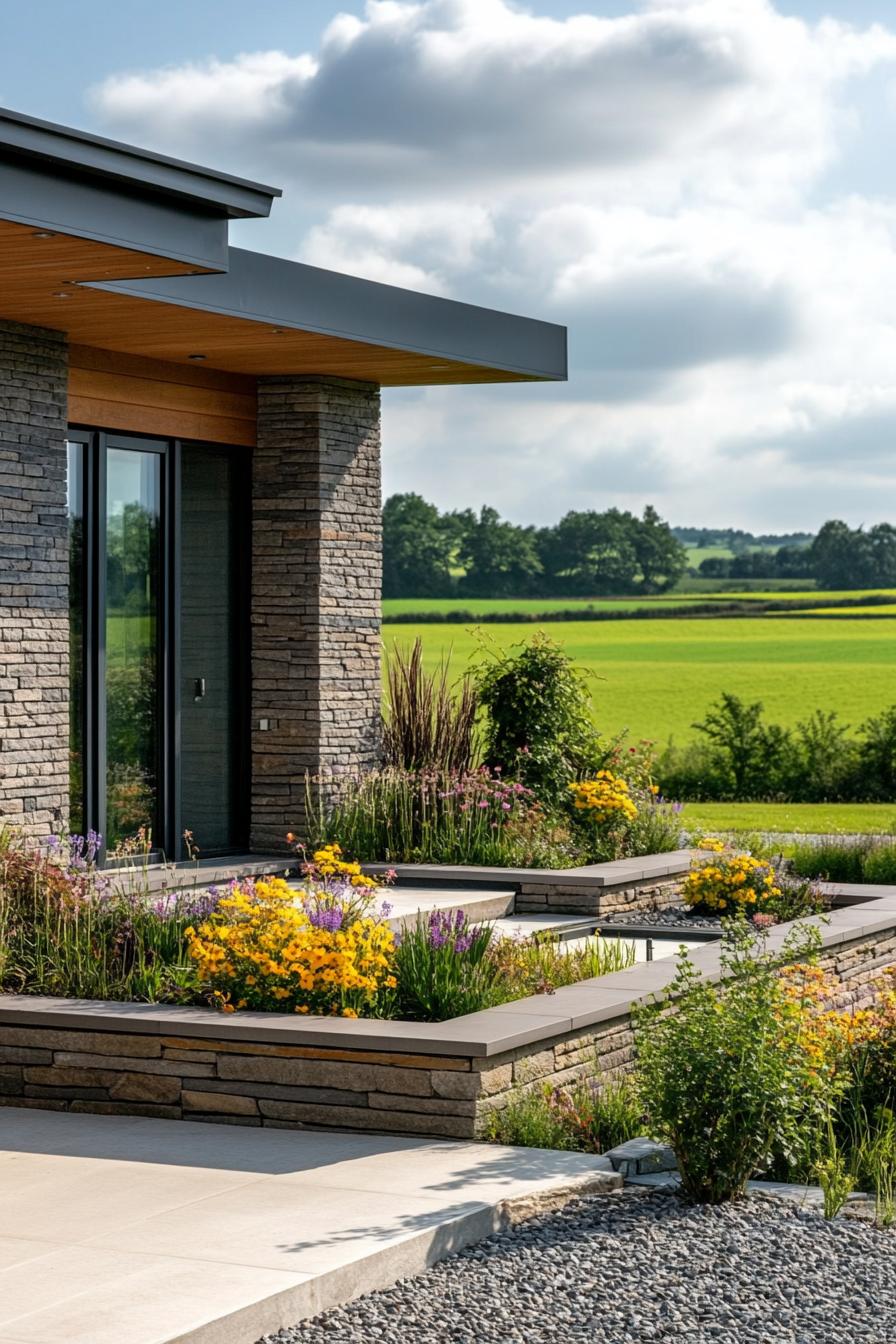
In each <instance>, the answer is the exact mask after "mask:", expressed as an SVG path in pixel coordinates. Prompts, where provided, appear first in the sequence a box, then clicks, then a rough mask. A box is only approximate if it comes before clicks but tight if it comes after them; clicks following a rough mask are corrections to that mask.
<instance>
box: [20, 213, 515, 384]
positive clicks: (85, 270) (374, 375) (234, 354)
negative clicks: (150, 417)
mask: <svg viewBox="0 0 896 1344" xmlns="http://www.w3.org/2000/svg"><path fill="white" fill-rule="evenodd" d="M199 273H201V272H199ZM180 274H197V271H196V268H195V267H189V266H187V265H185V264H181V263H177V262H172V261H168V260H165V259H164V258H160V257H153V256H149V255H148V254H145V253H139V252H132V251H128V250H126V249H124V248H116V247H112V246H110V245H107V244H103V243H97V242H92V241H90V240H87V239H82V238H73V237H69V236H67V235H64V234H59V233H57V234H53V235H52V236H50V237H38V236H36V231H35V230H34V229H32V228H30V227H28V226H25V225H21V224H15V223H10V222H9V221H6V220H0V318H4V319H7V320H9V321H14V322H23V323H27V324H31V325H34V326H46V327H52V328H54V329H56V330H59V331H65V332H67V334H68V336H69V338H70V340H72V341H74V342H77V343H78V344H80V345H84V346H92V347H100V348H102V349H105V350H110V351H118V352H122V353H127V354H131V355H137V356H142V357H144V358H148V359H153V360H165V361H168V362H172V361H173V362H175V363H180V364H183V365H186V366H188V367H189V366H193V367H196V366H199V365H201V367H203V368H204V369H208V370H212V369H219V370H224V371H227V372H229V373H236V374H244V375H249V376H253V377H257V376H261V375H265V374H268V375H276V374H299V375H307V376H314V375H317V376H323V377H333V378H354V379H360V380H363V381H368V382H375V383H382V384H384V385H386V386H403V385H437V384H441V383H445V384H450V383H490V382H526V381H531V379H530V377H529V376H528V375H525V374H515V373H509V372H507V371H505V370H496V369H490V368H485V367H481V366H479V365H475V364H464V363H461V362H459V361H457V360H451V359H450V358H447V357H446V358H445V359H439V358H438V357H435V356H433V355H424V354H417V353H414V352H410V351H404V350H394V349H391V348H388V347H385V346H378V345H370V344H366V343H364V342H361V341H352V340H348V339H345V338H342V337H336V336H326V335H320V334H318V333H316V332H308V331H298V330H295V329H293V328H277V327H273V326H271V325H270V323H266V322H259V321H251V320H248V319H245V318H240V317H234V316H230V315H227V314H222V313H218V312H208V311H204V310H202V309H199V308H185V307H179V306H177V305H175V304H172V303H163V302H160V301H158V300H155V299H147V298H142V297H141V298H137V297H135V296H133V295H130V294H123V293H122V294H116V293H110V292H107V291H104V290H96V289H89V288H82V287H81V286H82V285H83V284H86V283H89V282H90V281H106V280H124V279H134V278H138V277H150V276H163V275H180ZM197 355H198V356H203V358H202V359H201V360H199V359H196V360H193V359H191V358H190V357H191V356H197Z"/></svg>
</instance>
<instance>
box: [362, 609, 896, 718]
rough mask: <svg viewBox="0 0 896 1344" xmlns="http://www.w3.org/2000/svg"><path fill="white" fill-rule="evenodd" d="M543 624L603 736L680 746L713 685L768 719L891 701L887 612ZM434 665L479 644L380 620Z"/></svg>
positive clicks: (497, 634)
mask: <svg viewBox="0 0 896 1344" xmlns="http://www.w3.org/2000/svg"><path fill="white" fill-rule="evenodd" d="M544 628H545V630H546V632H547V633H548V634H549V635H550V636H551V637H552V638H553V639H555V640H557V641H558V643H560V644H562V646H563V647H564V648H565V649H566V650H567V651H568V652H569V653H570V654H571V655H572V657H573V658H574V659H575V661H576V662H577V663H578V664H579V665H580V666H581V667H583V668H584V669H586V670H587V671H589V672H591V673H592V674H593V675H594V681H593V683H592V687H593V689H592V694H593V697H594V704H595V720H596V722H597V725H598V727H599V728H600V729H601V731H603V732H607V733H615V732H618V731H620V730H622V729H626V728H627V729H629V730H630V731H631V732H632V734H634V735H636V736H637V737H649V738H651V739H653V740H654V741H656V742H658V743H660V744H664V743H665V742H666V741H667V740H668V738H669V737H670V736H674V737H675V738H676V740H677V741H679V742H684V741H687V740H689V739H691V738H693V737H694V736H695V733H694V731H693V728H692V725H693V723H694V722H695V721H696V720H698V719H700V718H702V717H703V716H704V714H705V712H706V710H707V708H708V707H709V705H710V703H711V702H712V701H713V700H715V699H717V698H718V696H719V695H720V693H721V692H722V691H732V692H734V694H736V695H740V696H743V697H744V698H745V699H747V700H761V701H762V702H763V703H764V705H765V709H766V713H767V715H768V717H769V718H770V719H772V720H776V721H778V722H780V723H784V724H794V723H796V722H797V720H799V719H801V718H804V717H805V716H806V715H807V714H808V713H810V712H811V711H812V710H813V709H815V708H816V707H818V708H824V709H834V710H837V711H838V712H839V713H840V714H841V716H842V718H843V720H844V721H845V722H846V723H847V724H851V725H852V726H853V727H856V726H858V724H860V723H861V722H862V721H863V720H864V719H866V718H868V717H869V716H870V715H872V714H876V713H879V712H880V711H881V710H882V709H884V708H885V707H886V706H887V705H890V704H892V703H893V702H894V700H896V627H894V625H893V623H892V622H891V621H888V620H878V621H869V620H862V619H850V618H848V617H843V618H842V619H838V620H828V621H825V620H809V619H807V620H793V621H787V620H785V621H781V620H770V619H769V618H767V617H758V618H755V619H753V618H750V617H744V618H740V619H737V620H731V619H723V618H720V619H713V618H712V617H709V618H705V619H702V620H693V621H681V620H677V621H676V620H668V621H666V620H662V619H660V620H653V621H610V622H602V623H599V624H594V625H591V624H589V623H588V622H572V621H570V622H565V621H558V622H556V623H551V624H547V625H545V627H544ZM537 629H538V626H537V624H535V625H489V626H483V627H482V632H481V633H482V636H483V637H484V638H485V639H486V640H488V641H493V642H494V644H497V645H499V646H500V647H503V648H506V647H508V646H509V645H512V644H518V643H520V642H521V641H522V640H527V639H530V638H531V637H532V634H533V633H534V631H535V630H537ZM418 635H419V636H420V639H421V640H422V642H423V648H424V654H425V659H426V662H427V664H428V666H430V667H434V666H435V665H436V664H437V663H438V662H439V659H440V658H441V656H442V655H443V654H446V653H448V652H451V654H452V664H451V665H452V669H453V672H454V673H455V675H460V673H461V672H462V671H463V670H464V668H465V667H466V666H467V665H468V664H469V662H470V659H471V658H473V657H474V656H475V654H476V652H477V648H478V643H477V634H476V631H475V630H474V629H473V628H471V627H470V626H468V625H400V626H389V625H386V626H384V628H383V637H384V640H385V643H386V646H387V648H388V647H389V646H390V645H391V644H393V643H394V642H398V643H399V644H401V645H403V646H405V647H407V646H408V645H410V644H411V643H412V642H413V640H414V638H415V637H416V636H418Z"/></svg>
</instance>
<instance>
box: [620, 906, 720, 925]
mask: <svg viewBox="0 0 896 1344" xmlns="http://www.w3.org/2000/svg"><path fill="white" fill-rule="evenodd" d="M601 923H602V924H626V925H628V924H649V925H650V926H651V927H653V928H659V927H660V926H663V927H666V926H668V927H669V928H672V929H721V927H722V921H721V919H720V917H719V916H718V915H693V914H691V911H690V910H689V909H688V908H687V906H680V907H677V908H676V909H674V910H648V911H646V912H645V911H643V910H641V911H631V912H629V911H622V912H620V913H619V914H618V915H602V916H601Z"/></svg>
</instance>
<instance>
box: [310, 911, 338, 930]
mask: <svg viewBox="0 0 896 1344" xmlns="http://www.w3.org/2000/svg"><path fill="white" fill-rule="evenodd" d="M307 914H308V919H309V920H310V921H311V923H312V924H313V925H314V927H315V928H316V929H326V931H327V932H328V933H336V932H337V930H339V929H341V928H342V920H343V915H344V912H343V911H342V910H340V908H339V906H338V905H334V906H329V907H327V906H319V907H318V908H317V909H316V910H315V909H308V910H307Z"/></svg>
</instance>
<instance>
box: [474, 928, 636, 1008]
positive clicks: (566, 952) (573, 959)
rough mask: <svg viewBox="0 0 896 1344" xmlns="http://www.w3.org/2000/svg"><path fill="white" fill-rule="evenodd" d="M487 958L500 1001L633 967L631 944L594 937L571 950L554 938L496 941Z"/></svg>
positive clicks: (545, 992)
mask: <svg viewBox="0 0 896 1344" xmlns="http://www.w3.org/2000/svg"><path fill="white" fill-rule="evenodd" d="M489 956H490V957H491V958H492V960H493V961H494V962H495V963H496V964H497V966H498V972H499V984H500V986H501V993H502V997H503V998H504V999H505V1000H507V1001H509V1000H511V999H523V998H526V997H528V995H530V994H549V993H550V992H551V991H552V990H555V989H561V988H562V987H563V986H564V985H574V984H578V983H579V982H580V981H582V980H593V979H596V978H597V977H598V976H601V975H609V974H611V973H612V972H613V971H624V970H626V969H627V968H628V967H629V966H634V964H635V948H634V943H630V942H626V940H625V939H624V938H602V937H600V936H599V935H595V937H593V938H586V939H584V940H583V941H582V942H581V943H580V944H579V945H578V946H575V947H571V946H569V945H568V944H566V943H563V942H561V941H560V940H559V939H558V938H556V937H551V936H548V937H535V938H497V939H494V940H493V941H492V944H491V947H490V948H489Z"/></svg>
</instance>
